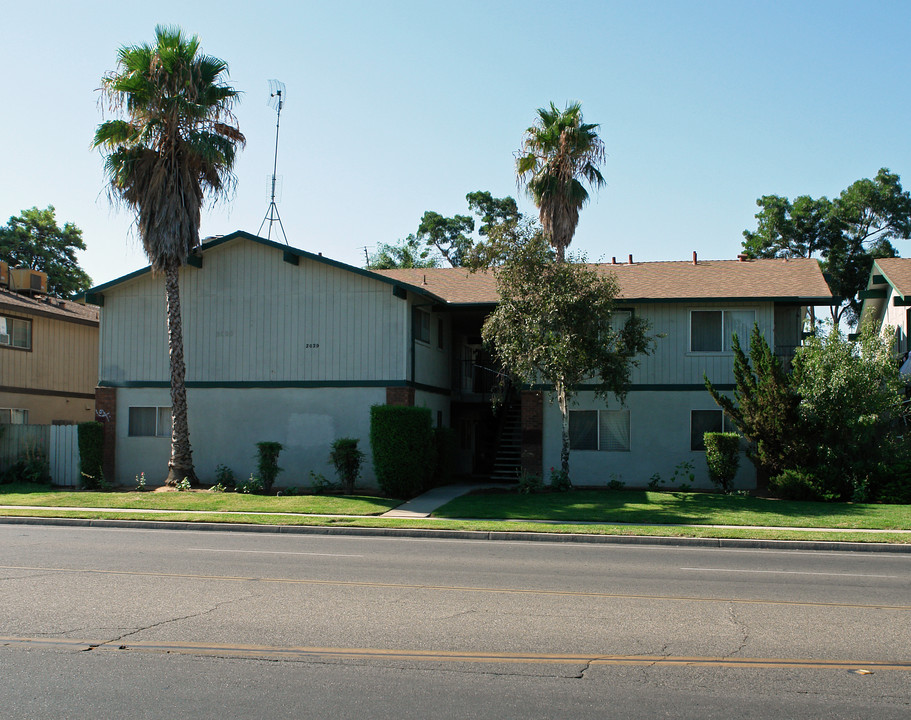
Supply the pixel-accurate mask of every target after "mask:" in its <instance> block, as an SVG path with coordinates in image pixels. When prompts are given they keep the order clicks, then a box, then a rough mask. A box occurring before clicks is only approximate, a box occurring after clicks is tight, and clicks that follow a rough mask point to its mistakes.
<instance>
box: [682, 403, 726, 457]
mask: <svg viewBox="0 0 911 720" xmlns="http://www.w3.org/2000/svg"><path fill="white" fill-rule="evenodd" d="M707 432H737V428H736V427H735V426H734V423H733V422H732V421H731V419H730V418H729V417H728V416H727V415H725V414H724V412H723V411H721V410H693V411H692V412H690V450H696V451H700V452H705V434H706V433H707Z"/></svg>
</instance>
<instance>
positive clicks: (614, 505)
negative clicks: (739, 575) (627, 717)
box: [434, 489, 911, 527]
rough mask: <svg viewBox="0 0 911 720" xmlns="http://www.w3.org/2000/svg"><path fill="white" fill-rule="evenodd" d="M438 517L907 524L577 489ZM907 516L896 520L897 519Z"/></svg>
mask: <svg viewBox="0 0 911 720" xmlns="http://www.w3.org/2000/svg"><path fill="white" fill-rule="evenodd" d="M434 515H435V516H437V517H471V518H485V519H488V518H489V519H493V518H504V519H510V520H512V519H528V520H551V521H556V522H571V521H583V522H602V523H610V522H618V523H636V524H644V525H647V524H658V525H679V524H698V525H785V526H787V525H792V526H793V525H801V524H805V525H809V526H820V527H825V526H828V525H832V526H837V525H845V526H853V525H854V523H856V522H857V521H859V520H869V521H871V522H872V523H873V524H874V525H876V526H878V525H880V523H883V524H885V525H887V526H890V527H894V526H907V525H909V524H911V512H909V508H908V507H907V506H884V505H854V504H849V503H820V502H805V501H789V500H771V499H767V498H754V497H746V496H742V495H720V494H713V493H684V492H675V491H664V492H651V491H646V490H600V489H598V490H594V489H576V490H573V491H571V492H566V493H543V494H536V495H520V494H517V493H514V492H513V493H510V492H504V493H501V494H499V495H496V494H485V495H484V496H475V495H467V496H464V497H461V498H457V499H455V500H453V501H452V502H451V503H448V504H447V505H445V506H443V507H442V508H440V509H439V510H437V511H436V512H435V513H434ZM899 515H904V518H903V519H902V518H900V519H899V520H898V521H897V522H896V520H895V519H894V517H893V516H895V517H897V516H899Z"/></svg>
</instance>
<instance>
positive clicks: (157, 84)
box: [93, 26, 244, 484]
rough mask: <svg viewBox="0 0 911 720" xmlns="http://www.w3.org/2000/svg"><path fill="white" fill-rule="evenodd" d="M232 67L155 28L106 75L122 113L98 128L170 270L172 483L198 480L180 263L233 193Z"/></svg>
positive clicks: (108, 168)
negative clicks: (211, 213) (149, 39)
mask: <svg viewBox="0 0 911 720" xmlns="http://www.w3.org/2000/svg"><path fill="white" fill-rule="evenodd" d="M227 75H228V65H227V63H225V62H224V61H223V60H219V59H218V58H214V57H210V56H208V55H203V54H201V53H200V52H199V39H198V38H197V36H195V35H194V36H192V37H187V36H185V35H184V33H183V32H182V31H181V30H180V29H179V28H172V27H164V26H158V27H156V28H155V45H147V44H142V45H128V46H124V47H122V48H120V51H119V53H118V55H117V69H116V70H114V71H113V72H110V73H108V74H106V75H105V76H104V77H103V78H102V81H101V82H102V86H101V92H102V98H103V100H104V101H105V103H106V106H107V107H108V108H109V110H110V111H111V112H112V113H115V114H119V115H121V116H122V119H117V120H109V121H107V122H103V123H102V124H101V125H99V126H98V129H97V130H96V132H95V139H94V143H93V146H94V147H96V148H100V149H101V151H102V153H103V154H104V155H105V173H106V175H107V179H108V182H109V195H110V197H111V199H112V201H115V202H122V203H124V204H125V205H126V206H127V207H129V208H130V209H131V210H133V211H134V212H135V213H136V227H137V229H138V231H139V237H140V240H141V241H142V247H143V250H145V253H146V255H147V256H148V258H149V262H150V263H151V265H152V270H153V272H156V273H158V272H160V273H162V274H163V275H164V281H165V294H166V297H167V306H168V354H169V359H170V373H171V459H170V461H169V462H168V479H167V482H168V484H176V483H177V482H179V481H180V480H182V479H183V478H185V477H186V478H189V479H190V480H191V481H193V482H195V481H196V474H195V472H194V470H193V456H192V452H191V449H190V433H189V426H188V424H187V390H186V384H185V375H186V366H185V363H184V354H183V326H182V322H181V315H180V286H179V271H180V268H181V267H182V266H183V265H184V264H185V263H186V261H187V255H188V254H189V252H190V251H192V250H193V249H194V248H196V247H197V246H198V245H199V221H200V208H201V207H202V203H203V200H204V198H205V196H206V194H210V195H211V196H213V198H214V199H218V198H219V197H224V196H226V195H228V194H229V193H230V191H231V190H232V189H233V186H234V182H235V179H234V176H233V174H232V172H231V170H232V168H233V166H234V158H235V152H236V149H237V146H238V145H241V146H242V145H243V143H244V136H243V135H242V134H241V132H240V130H239V129H238V127H237V121H236V118H235V117H234V115H233V114H232V113H231V109H232V107H233V105H234V103H235V102H236V101H237V99H238V92H237V91H236V90H235V89H234V88H233V87H232V86H231V85H229V84H227V82H226V81H225V78H226V77H227Z"/></svg>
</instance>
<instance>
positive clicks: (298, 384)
mask: <svg viewBox="0 0 911 720" xmlns="http://www.w3.org/2000/svg"><path fill="white" fill-rule="evenodd" d="M98 385H99V386H100V387H113V388H170V387H171V383H169V382H168V381H167V380H123V381H111V380H102V381H101V382H100V383H98ZM186 385H187V387H188V388H199V389H204V390H211V389H220V390H229V389H238V390H240V389H248V388H387V387H413V388H414V389H415V390H424V391H426V392H432V393H437V394H439V395H451V394H452V390H450V389H449V388H442V387H437V386H435V385H426V384H424V383H419V382H411V381H409V380H252V381H218V380H188V381H187V383H186ZM92 397H94V396H92Z"/></svg>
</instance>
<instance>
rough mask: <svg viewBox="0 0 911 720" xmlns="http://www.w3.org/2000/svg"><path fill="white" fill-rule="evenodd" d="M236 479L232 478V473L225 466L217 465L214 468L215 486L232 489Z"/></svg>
mask: <svg viewBox="0 0 911 720" xmlns="http://www.w3.org/2000/svg"><path fill="white" fill-rule="evenodd" d="M235 482H236V478H235V477H234V471H233V470H232V469H231V468H229V467H228V466H227V465H218V466H217V467H216V468H215V484H216V485H222V486H224V487H226V488H229V487H234V483H235Z"/></svg>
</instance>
